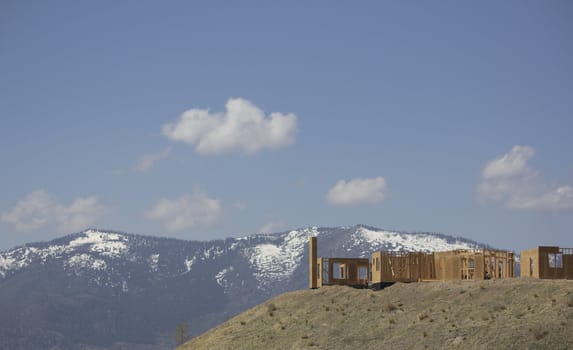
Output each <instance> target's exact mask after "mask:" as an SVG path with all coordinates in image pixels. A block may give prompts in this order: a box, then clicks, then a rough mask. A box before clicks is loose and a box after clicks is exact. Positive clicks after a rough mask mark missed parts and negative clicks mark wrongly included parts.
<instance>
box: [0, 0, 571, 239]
mask: <svg viewBox="0 0 573 350" xmlns="http://www.w3.org/2000/svg"><path fill="white" fill-rule="evenodd" d="M571 18H573V5H572V4H571V2H569V1H551V2H545V1H543V2H542V1H538V2H534V1H504V2H499V1H484V2H459V1H453V2H447V1H440V2H409V1H407V2H385V1H373V2H332V1H324V2H321V1H313V2H302V1H301V2H262V1H259V2H249V1H244V2H218V1H204V2H200V1H193V2H191V1H189V2H187V1H172V2H159V1H97V2H79V1H50V2H46V1H10V0H7V1H2V2H1V3H0V77H1V79H0V118H1V121H2V124H1V125H2V126H1V127H0V164H1V171H0V180H1V181H0V193H1V196H0V232H1V235H0V249H7V248H10V247H12V246H15V245H18V244H23V243H25V242H30V241H37V240H48V239H52V238H54V237H58V236H61V235H64V234H67V233H71V232H76V231H79V230H81V229H83V228H86V227H88V226H91V227H99V228H109V229H114V230H120V231H126V232H135V233H141V234H150V235H161V236H170V237H178V238H185V239H201V240H203V239H211V238H222V237H229V236H238V235H244V234H248V233H255V232H261V231H280V230H285V229H290V228H297V227H306V226H314V225H316V226H339V225H354V224H359V223H360V224H367V225H372V226H377V227H382V228H387V229H395V230H405V231H433V232H442V233H446V234H452V235H460V236H464V237H468V238H471V239H474V240H477V241H481V242H486V243H489V244H492V245H494V246H497V247H501V248H508V249H515V250H520V249H522V248H527V247H533V246H536V245H553V244H555V245H560V246H566V247H570V246H573V238H572V237H573V231H571V227H573V157H572V156H571V154H572V153H571V151H572V150H573V137H572V135H571V134H572V131H573V22H572V21H571Z"/></svg>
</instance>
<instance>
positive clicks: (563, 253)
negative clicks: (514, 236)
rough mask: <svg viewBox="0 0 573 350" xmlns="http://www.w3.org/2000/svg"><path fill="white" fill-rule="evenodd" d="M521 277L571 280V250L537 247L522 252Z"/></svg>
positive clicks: (572, 276)
mask: <svg viewBox="0 0 573 350" xmlns="http://www.w3.org/2000/svg"><path fill="white" fill-rule="evenodd" d="M521 276H522V277H532V278H541V279H569V280H570V279H573V248H559V247H537V248H534V249H529V250H524V251H522V252H521Z"/></svg>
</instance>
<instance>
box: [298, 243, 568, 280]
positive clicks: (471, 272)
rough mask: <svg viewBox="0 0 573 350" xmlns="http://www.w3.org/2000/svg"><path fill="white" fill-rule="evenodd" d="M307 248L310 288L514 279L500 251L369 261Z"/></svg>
mask: <svg viewBox="0 0 573 350" xmlns="http://www.w3.org/2000/svg"><path fill="white" fill-rule="evenodd" d="M309 248H310V255H309V257H310V259H309V262H310V266H309V270H310V274H309V275H310V288H320V287H322V286H324V285H351V286H366V285H367V286H370V287H372V288H383V287H384V286H387V285H389V284H392V283H395V282H419V281H451V280H484V279H499V278H511V277H515V256H514V254H513V253H512V252H508V251H501V250H493V249H465V250H451V251H446V252H435V253H423V252H389V251H380V252H374V253H372V259H371V261H369V259H364V258H318V257H317V242H316V237H311V238H310V242H309ZM567 261H571V260H567ZM569 271H571V270H569Z"/></svg>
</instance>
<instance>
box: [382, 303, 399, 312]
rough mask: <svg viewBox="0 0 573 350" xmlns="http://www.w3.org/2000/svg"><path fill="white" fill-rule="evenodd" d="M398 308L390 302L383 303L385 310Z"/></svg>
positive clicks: (389, 310) (390, 310)
mask: <svg viewBox="0 0 573 350" xmlns="http://www.w3.org/2000/svg"><path fill="white" fill-rule="evenodd" d="M396 310H398V307H397V306H396V305H394V304H392V303H386V304H384V311H385V312H392V311H396Z"/></svg>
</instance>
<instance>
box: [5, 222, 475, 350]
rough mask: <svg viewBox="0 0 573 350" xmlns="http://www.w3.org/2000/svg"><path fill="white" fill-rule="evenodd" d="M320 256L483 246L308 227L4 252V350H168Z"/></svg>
mask: <svg viewBox="0 0 573 350" xmlns="http://www.w3.org/2000/svg"><path fill="white" fill-rule="evenodd" d="M310 236H317V237H318V247H319V248H318V252H319V255H321V256H337V257H369V256H370V254H371V252H373V251H376V250H393V251H402V250H406V251H442V250H449V249H458V248H474V247H478V246H480V245H479V244H478V243H476V242H473V241H470V240H466V239H462V238H453V237H449V236H444V235H437V234H430V233H403V232H390V231H385V230H380V229H375V228H371V227H366V226H354V227H341V228H316V227H312V228H305V229H297V230H291V231H287V232H282V233H276V234H254V235H250V236H246V237H242V238H228V239H226V240H215V241H209V242H198V241H184V240H176V239H167V238H158V237H149V236H140V235H134V234H126V233H119V232H109V231H101V230H95V229H90V230H87V231H84V232H81V233H77V234H72V235H69V236H65V237H62V238H59V239H56V240H53V241H50V242H42V243H31V244H27V245H25V246H22V247H17V248H14V249H11V250H8V251H6V252H3V253H0V349H28V348H53V349H68V348H69V349H77V348H85V349H98V348H118V349H119V348H121V349H130V348H134V349H135V348H137V349H145V348H149V349H163V348H169V347H170V346H171V345H172V344H171V333H172V331H173V329H174V328H175V325H176V324H177V323H178V322H181V321H187V322H188V323H189V324H190V325H191V332H192V333H193V334H196V333H199V332H201V331H203V330H205V329H207V328H209V327H212V326H213V325H215V324H217V323H219V322H221V321H223V320H224V319H226V318H228V317H230V316H232V315H234V314H236V313H238V312H241V311H243V310H245V309H246V308H248V307H251V306H253V305H256V304H258V303H260V302H262V301H264V300H266V299H267V298H269V297H271V296H273V295H276V294H278V293H282V292H285V291H289V290H294V289H301V288H306V287H307V283H308V271H307V270H308V252H307V247H308V243H307V242H308V237H310Z"/></svg>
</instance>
